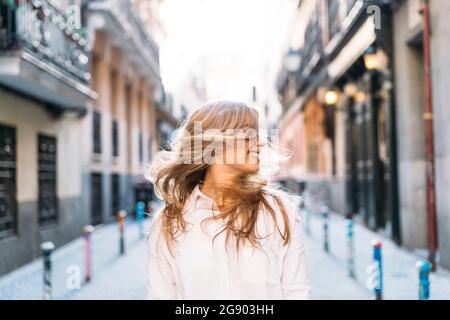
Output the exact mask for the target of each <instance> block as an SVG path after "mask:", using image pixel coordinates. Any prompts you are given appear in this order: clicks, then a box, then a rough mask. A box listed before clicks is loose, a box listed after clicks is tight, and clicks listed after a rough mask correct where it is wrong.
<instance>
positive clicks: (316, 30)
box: [301, 7, 323, 77]
mask: <svg viewBox="0 0 450 320" xmlns="http://www.w3.org/2000/svg"><path fill="white" fill-rule="evenodd" d="M322 51H323V45H322V28H321V24H320V12H319V9H318V7H317V8H316V10H314V12H313V14H312V15H311V18H310V21H309V23H308V25H307V27H306V31H305V46H304V48H303V60H302V67H301V72H302V73H303V76H305V77H307V76H308V75H309V73H310V72H311V70H312V68H313V67H314V64H315V63H316V62H317V59H318V58H320V56H321V54H322Z"/></svg>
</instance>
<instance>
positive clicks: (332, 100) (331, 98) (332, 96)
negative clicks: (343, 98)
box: [324, 89, 339, 106]
mask: <svg viewBox="0 0 450 320" xmlns="http://www.w3.org/2000/svg"><path fill="white" fill-rule="evenodd" d="M338 101H339V92H338V91H337V90H333V89H332V90H327V91H326V92H325V96H324V102H325V104H327V105H329V106H331V105H335V104H337V102H338Z"/></svg>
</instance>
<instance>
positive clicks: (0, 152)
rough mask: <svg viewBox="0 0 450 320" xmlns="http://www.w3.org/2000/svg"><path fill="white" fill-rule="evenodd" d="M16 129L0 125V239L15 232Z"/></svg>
mask: <svg viewBox="0 0 450 320" xmlns="http://www.w3.org/2000/svg"><path fill="white" fill-rule="evenodd" d="M16 223H17V201H16V129H14V128H13V127H8V126H4V125H0V239H1V238H4V237H6V236H8V235H10V234H14V233H15V232H16V227H17V225H16Z"/></svg>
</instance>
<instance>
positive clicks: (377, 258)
mask: <svg viewBox="0 0 450 320" xmlns="http://www.w3.org/2000/svg"><path fill="white" fill-rule="evenodd" d="M372 247H373V261H374V263H375V272H376V274H375V278H374V286H373V290H374V294H375V300H383V261H382V259H381V242H380V241H378V240H373V241H372Z"/></svg>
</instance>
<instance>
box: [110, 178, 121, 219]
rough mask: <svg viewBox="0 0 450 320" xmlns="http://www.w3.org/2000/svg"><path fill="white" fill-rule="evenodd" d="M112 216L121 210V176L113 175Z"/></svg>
mask: <svg viewBox="0 0 450 320" xmlns="http://www.w3.org/2000/svg"><path fill="white" fill-rule="evenodd" d="M111 209H112V211H111V215H112V216H115V215H117V212H118V211H119V210H120V175H118V174H117V173H113V174H112V175H111Z"/></svg>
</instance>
